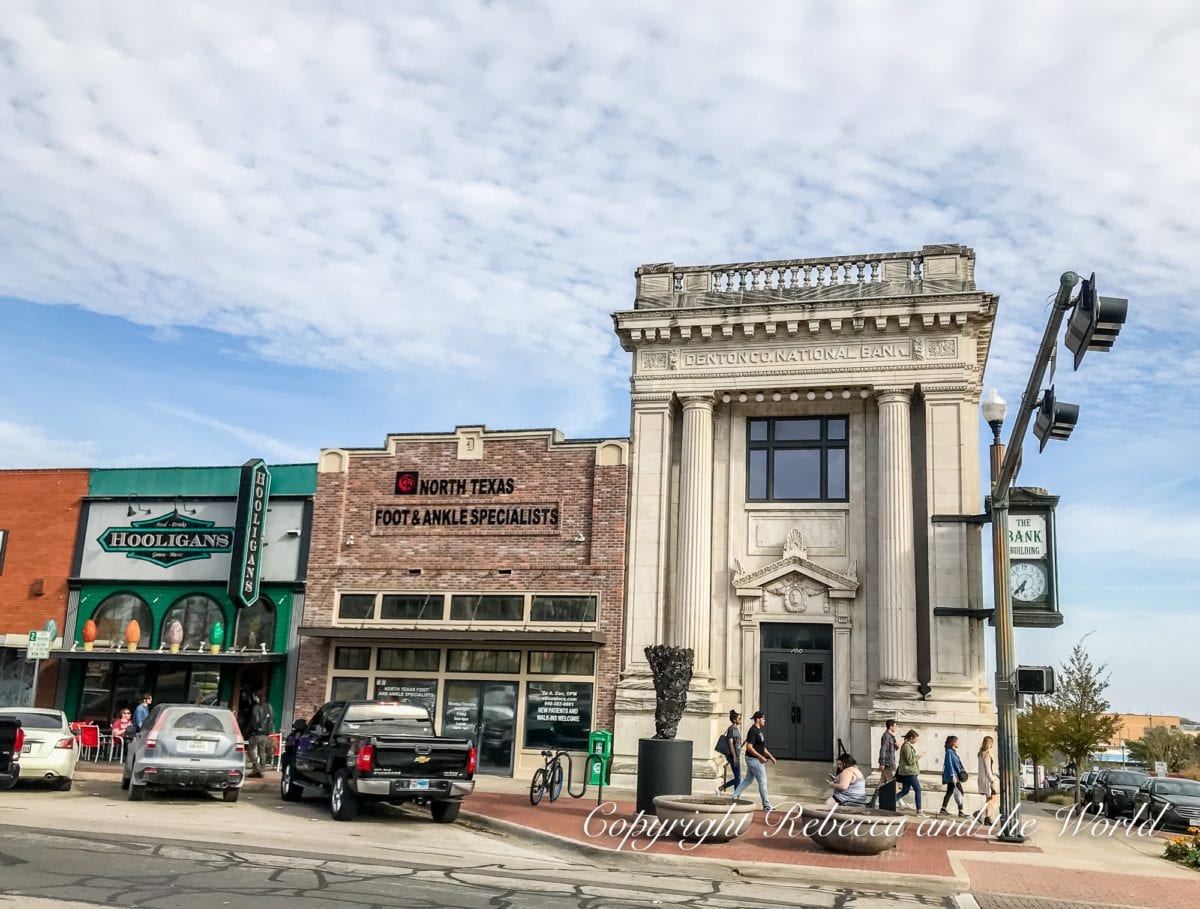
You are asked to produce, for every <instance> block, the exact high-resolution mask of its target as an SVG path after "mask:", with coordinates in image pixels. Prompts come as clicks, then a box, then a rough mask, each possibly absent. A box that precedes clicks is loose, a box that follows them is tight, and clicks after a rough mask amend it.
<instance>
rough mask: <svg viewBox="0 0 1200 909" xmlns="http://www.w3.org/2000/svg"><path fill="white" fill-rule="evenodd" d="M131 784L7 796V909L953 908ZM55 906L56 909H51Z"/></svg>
mask: <svg viewBox="0 0 1200 909" xmlns="http://www.w3.org/2000/svg"><path fill="white" fill-rule="evenodd" d="M123 795H124V793H121V792H120V791H119V789H117V786H116V783H109V782H90V783H80V782H77V783H76V788H75V790H74V791H73V792H70V793H57V792H49V791H45V790H41V791H39V790H35V789H24V788H19V789H17V790H13V791H11V792H7V793H4V794H2V795H0V909H8V906H9V905H11V906H13V907H20V909H51V907H66V906H78V905H98V904H102V905H107V906H123V907H139V909H141V907H145V909H193V907H195V909H211V907H221V906H236V907H245V906H253V907H255V909H275V907H279V909H310V907H311V909H316V907H321V909H329V907H335V906H337V907H341V906H347V907H358V906H362V907H375V906H379V907H383V906H388V907H393V906H394V907H450V909H458V907H463V909H467V907H489V909H507V907H513V909H543V907H545V909H624V907H648V906H680V907H688V909H745V907H785V906H786V907H822V909H826V907H846V909H882V907H918V906H930V907H934V906H936V907H945V909H950V907H954V906H955V905H956V904H955V902H954V900H953V899H952V898H950V897H944V896H920V895H915V894H899V893H896V894H877V893H862V892H859V891H856V890H854V889H851V888H842V887H837V886H830V885H816V884H814V885H806V884H804V883H803V882H797V881H770V880H763V879H755V880H748V879H738V878H733V879H730V878H729V877H727V876H724V877H720V876H719V877H715V878H714V877H706V876H705V875H704V873H703V870H702V869H699V868H697V867H695V866H691V867H688V866H686V865H683V864H681V863H678V862H663V863H662V864H661V865H658V864H654V865H651V866H647V865H646V864H645V863H641V864H640V865H637V866H633V867H620V866H619V865H614V866H613V867H598V866H597V865H596V864H595V861H594V860H592V859H589V858H587V857H584V856H580V855H578V854H572V853H569V852H557V851H555V850H553V849H548V848H545V847H543V846H541V845H539V844H537V843H534V842H531V841H527V840H523V839H514V838H511V837H504V836H498V835H496V834H493V833H490V832H487V831H483V830H478V829H474V828H472V827H471V826H470V825H469V824H463V823H458V824H453V825H434V824H432V823H431V822H430V821H429V820H428V817H427V815H425V814H420V813H418V812H408V811H398V810H395V809H392V808H389V807H387V806H373V808H372V810H370V811H368V812H366V813H365V814H364V816H363V817H360V819H359V820H357V821H355V822H354V823H352V824H342V823H337V822H335V821H332V820H331V819H330V818H329V814H328V811H327V809H326V808H325V805H324V803H323V802H319V801H316V800H312V801H310V800H305V801H304V802H301V803H299V804H290V803H283V802H280V801H279V800H278V798H277V797H273V796H272V795H270V794H269V793H265V792H264V793H262V794H261V796H258V797H254V794H253V793H251V792H250V791H247V792H246V793H244V794H243V798H242V801H240V802H239V803H237V804H227V803H224V802H222V801H220V800H219V799H217V798H211V797H208V796H206V795H204V794H198V795H197V794H192V795H179V796H173V795H167V796H162V795H160V796H155V797H152V798H151V799H149V800H148V801H145V802H137V803H130V802H127V801H124V800H123V798H122V796H123ZM43 901H45V902H43Z"/></svg>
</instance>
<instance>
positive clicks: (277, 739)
mask: <svg viewBox="0 0 1200 909" xmlns="http://www.w3.org/2000/svg"><path fill="white" fill-rule="evenodd" d="M267 738H268V739H270V740H271V767H272V769H274V770H278V769H279V757H280V755H282V754H283V735H282V734H281V733H278V732H273V733H271V735H269V736H267Z"/></svg>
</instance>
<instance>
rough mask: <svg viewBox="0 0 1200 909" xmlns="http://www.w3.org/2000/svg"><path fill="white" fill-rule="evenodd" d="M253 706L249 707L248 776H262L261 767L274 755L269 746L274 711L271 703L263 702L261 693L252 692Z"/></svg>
mask: <svg viewBox="0 0 1200 909" xmlns="http://www.w3.org/2000/svg"><path fill="white" fill-rule="evenodd" d="M253 701H254V706H253V707H251V708H250V730H249V732H250V762H251V770H250V773H249V774H248V775H249V776H262V775H263V767H264V766H265V765H267V764H269V763H270V762H271V758H272V757H274V754H273V749H272V748H271V733H273V732H274V731H275V713H274V711H272V710H271V705H270V704H267V703H264V701H263V699H262V695H260V694H259V693H258V692H257V691H256V692H254V698H253Z"/></svg>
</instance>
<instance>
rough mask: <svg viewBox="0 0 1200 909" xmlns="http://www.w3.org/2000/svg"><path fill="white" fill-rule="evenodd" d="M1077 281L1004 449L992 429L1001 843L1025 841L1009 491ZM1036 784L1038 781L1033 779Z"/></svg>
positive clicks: (1050, 326)
mask: <svg viewBox="0 0 1200 909" xmlns="http://www.w3.org/2000/svg"><path fill="white" fill-rule="evenodd" d="M1078 283H1079V275H1077V274H1075V272H1073V271H1068V272H1064V273H1063V275H1062V277H1061V278H1060V279H1059V288H1058V294H1057V295H1056V296H1055V298H1054V306H1053V308H1052V309H1051V311H1050V318H1049V320H1048V321H1047V323H1046V331H1045V333H1043V335H1042V344H1041V347H1039V348H1038V353H1037V360H1036V361H1035V362H1034V364H1033V371H1032V372H1030V374H1029V382H1028V383H1027V384H1026V386H1025V393H1024V394H1023V395H1021V403H1020V406H1019V407H1018V408H1017V418H1016V422H1015V423H1014V424H1013V428H1012V434H1011V435H1010V436H1009V439H1008V446H1007V448H1005V446H1004V444H1003V443H1002V442H1001V441H1000V429H1001V425H1002V424H1001V423H1000V422H997V423H995V424H993V425H992V432H993V435H994V438H993V441H992V445H991V448H990V449H989V454H990V455H991V485H992V496H991V516H992V581H993V592H994V596H995V601H996V602H995V607H996V707H997V730H996V735H997V738H998V739H999V741H998V742H997V743H996V744H997V751H998V758H999V765H1000V766H999V772H1000V817H1001V819H1002V825H1001V829H1000V834H999V839H1000V840H1002V841H1004V842H1009V843H1021V842H1024V841H1025V837H1024V835H1023V834H1022V832H1021V757H1020V753H1019V751H1018V749H1017V695H1016V674H1017V657H1016V644H1015V642H1014V639H1013V614H1012V601H1011V599H1010V595H1009V589H1008V575H1009V556H1008V491H1009V487H1011V486H1012V481H1013V478H1014V476H1015V475H1016V472H1017V465H1018V464H1019V463H1020V460H1021V442H1022V440H1023V439H1024V438H1025V433H1026V432H1027V431H1028V429H1029V420H1030V418H1031V417H1032V416H1033V414H1034V412H1035V411H1036V410H1037V409H1038V392H1039V391H1040V390H1041V387H1042V379H1043V378H1044V377H1045V374H1046V367H1047V366H1048V365H1049V364H1050V357H1051V356H1052V355H1053V353H1054V348H1055V345H1056V344H1057V341H1058V333H1059V330H1060V329H1061V328H1062V322H1063V318H1064V317H1065V316H1066V314H1067V312H1068V311H1069V310H1070V309H1071V291H1072V289H1073V288H1074V287H1075V285H1076V284H1078ZM1034 783H1035V785H1036V783H1037V781H1036V780H1035V781H1034Z"/></svg>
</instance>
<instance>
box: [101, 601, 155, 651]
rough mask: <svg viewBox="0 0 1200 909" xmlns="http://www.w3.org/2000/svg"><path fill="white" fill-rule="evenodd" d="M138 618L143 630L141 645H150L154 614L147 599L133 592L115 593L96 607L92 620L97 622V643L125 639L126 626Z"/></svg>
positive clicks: (108, 642) (115, 641)
mask: <svg viewBox="0 0 1200 909" xmlns="http://www.w3.org/2000/svg"><path fill="white" fill-rule="evenodd" d="M133 620H136V621H137V623H138V627H139V628H141V630H142V640H141V646H143V647H148V646H150V640H149V638H150V635H151V634H152V633H153V632H154V615H153V614H152V613H151V612H150V607H149V605H147V603H146V601H145V600H143V599H142V598H141V597H139V596H138V595H137V594H133V593H114V594H113V595H112V596H110V597H108V598H106V599H105V600H104V602H103V603H101V604H100V605H99V606H97V607H96V611H95V612H94V613H93V614H92V621H93V622H95V623H96V643H97V644H115V643H118V642H120V641H124V640H125V628H126V627H127V626H128V625H129V623H130V621H133Z"/></svg>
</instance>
